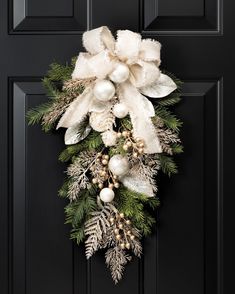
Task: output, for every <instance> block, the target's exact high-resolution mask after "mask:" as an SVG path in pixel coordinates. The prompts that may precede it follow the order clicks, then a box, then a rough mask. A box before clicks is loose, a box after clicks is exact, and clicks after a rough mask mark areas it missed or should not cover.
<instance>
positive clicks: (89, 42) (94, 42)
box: [83, 26, 115, 54]
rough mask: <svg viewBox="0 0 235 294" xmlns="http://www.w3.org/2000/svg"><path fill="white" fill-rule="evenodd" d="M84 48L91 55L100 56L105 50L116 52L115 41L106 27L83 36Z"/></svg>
mask: <svg viewBox="0 0 235 294" xmlns="http://www.w3.org/2000/svg"><path fill="white" fill-rule="evenodd" d="M83 46H84V47H85V48H86V50H87V51H88V52H89V53H90V54H98V53H100V52H101V51H103V50H105V49H109V50H110V51H113V50H114V46H115V39H114V37H113V35H112V33H111V32H110V30H109V29H108V27H106V26H102V27H99V28H97V29H94V30H91V31H87V32H85V33H84V34H83Z"/></svg>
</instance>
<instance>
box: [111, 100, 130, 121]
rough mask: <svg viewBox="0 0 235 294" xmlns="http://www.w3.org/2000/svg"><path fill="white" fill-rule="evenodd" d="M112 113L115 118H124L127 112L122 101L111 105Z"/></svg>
mask: <svg viewBox="0 0 235 294" xmlns="http://www.w3.org/2000/svg"><path fill="white" fill-rule="evenodd" d="M113 114H114V115H115V116H116V117H117V118H124V117H125V116H127V114H128V109H127V107H126V105H125V104H123V103H117V104H115V105H114V107H113Z"/></svg>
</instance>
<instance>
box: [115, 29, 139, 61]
mask: <svg viewBox="0 0 235 294" xmlns="http://www.w3.org/2000/svg"><path fill="white" fill-rule="evenodd" d="M140 44H141V36H140V35H139V34H137V33H134V32H132V31H129V30H122V31H118V32H117V41H116V47H115V53H116V54H117V55H118V57H119V58H120V59H121V60H123V61H128V63H130V64H131V63H133V62H135V61H137V60H138V57H139V49H140Z"/></svg>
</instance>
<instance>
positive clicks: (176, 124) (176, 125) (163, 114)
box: [153, 105, 182, 132]
mask: <svg viewBox="0 0 235 294" xmlns="http://www.w3.org/2000/svg"><path fill="white" fill-rule="evenodd" d="M154 108H155V113H156V116H158V117H160V118H161V119H162V121H163V122H164V124H165V125H166V127H168V128H170V129H171V130H173V131H174V132H179V129H180V127H181V126H182V122H181V121H180V120H179V119H178V118H177V117H176V116H175V115H174V114H172V113H171V112H170V111H169V110H168V109H166V108H165V107H164V106H161V105H156V106H154ZM153 122H154V118H153Z"/></svg>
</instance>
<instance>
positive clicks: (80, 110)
mask: <svg viewBox="0 0 235 294" xmlns="http://www.w3.org/2000/svg"><path fill="white" fill-rule="evenodd" d="M92 100H93V91H92V88H91V87H88V88H86V89H85V90H84V91H83V93H82V94H81V95H79V96H78V97H77V98H76V99H75V100H74V101H73V102H72V103H71V104H70V105H69V107H68V108H67V110H66V112H65V113H64V115H63V116H62V118H61V119H60V121H59V123H58V125H57V129H58V128H60V127H63V128H69V127H72V126H73V125H75V124H77V123H79V122H80V121H81V120H82V119H83V118H84V116H85V115H86V114H87V113H88V112H89V107H90V105H91V103H92Z"/></svg>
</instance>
